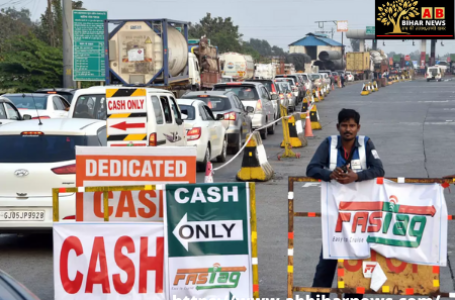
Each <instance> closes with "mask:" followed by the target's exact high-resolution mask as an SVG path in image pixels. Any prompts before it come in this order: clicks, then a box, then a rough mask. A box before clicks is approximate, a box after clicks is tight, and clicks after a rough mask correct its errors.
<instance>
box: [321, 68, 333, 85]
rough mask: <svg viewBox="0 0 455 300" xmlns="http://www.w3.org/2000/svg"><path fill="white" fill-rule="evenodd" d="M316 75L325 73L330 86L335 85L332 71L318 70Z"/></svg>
mask: <svg viewBox="0 0 455 300" xmlns="http://www.w3.org/2000/svg"><path fill="white" fill-rule="evenodd" d="M318 73H325V74H327V76H328V77H329V78H330V85H332V84H335V78H333V75H332V71H329V70H319V72H318Z"/></svg>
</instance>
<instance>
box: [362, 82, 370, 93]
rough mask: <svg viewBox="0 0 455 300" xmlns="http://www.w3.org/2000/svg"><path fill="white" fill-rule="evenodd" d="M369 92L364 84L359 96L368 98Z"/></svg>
mask: <svg viewBox="0 0 455 300" xmlns="http://www.w3.org/2000/svg"><path fill="white" fill-rule="evenodd" d="M369 94H370V92H369V91H368V88H367V85H366V84H365V83H364V84H363V86H362V91H361V92H360V95H362V96H368V95H369Z"/></svg>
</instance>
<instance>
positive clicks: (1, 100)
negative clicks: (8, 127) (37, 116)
mask: <svg viewBox="0 0 455 300" xmlns="http://www.w3.org/2000/svg"><path fill="white" fill-rule="evenodd" d="M28 117H29V118H31V116H28ZM23 119H24V117H23V116H22V115H21V114H20V112H19V110H18V109H17V107H16V106H15V105H14V103H13V102H12V101H10V100H8V99H7V98H5V97H2V96H0V124H7V123H10V122H14V121H20V120H23Z"/></svg>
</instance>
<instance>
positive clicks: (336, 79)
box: [332, 72, 340, 82]
mask: <svg viewBox="0 0 455 300" xmlns="http://www.w3.org/2000/svg"><path fill="white" fill-rule="evenodd" d="M332 76H333V79H334V80H335V82H338V78H339V77H340V76H339V75H338V73H337V72H332Z"/></svg>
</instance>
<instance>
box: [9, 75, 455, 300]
mask: <svg viewBox="0 0 455 300" xmlns="http://www.w3.org/2000/svg"><path fill="white" fill-rule="evenodd" d="M360 89H361V85H359V84H353V85H350V86H347V87H346V88H343V89H336V90H335V91H332V92H331V94H330V95H329V96H328V97H327V98H326V99H325V100H324V101H322V102H320V103H317V107H318V111H319V115H320V118H321V125H322V130H315V131H313V134H314V136H315V137H313V138H309V140H308V146H307V147H305V148H300V149H293V151H294V152H297V153H300V154H301V158H300V159H286V158H284V159H281V160H280V161H279V160H278V159H277V155H278V154H280V153H282V152H283V151H284V149H282V148H280V147H279V144H280V143H281V141H282V138H283V136H282V133H281V131H282V128H281V124H280V126H278V127H277V129H276V133H275V135H269V137H268V139H267V140H264V141H263V142H264V145H265V148H266V152H267V155H268V160H269V162H270V163H271V164H272V166H273V169H274V171H275V176H274V179H272V180H270V181H268V182H266V183H259V184H257V188H256V193H257V196H256V197H257V218H258V244H259V250H258V252H259V279H260V295H261V297H269V298H271V297H280V298H283V297H285V295H286V276H287V269H286V268H287V234H286V232H287V187H288V183H287V178H288V176H305V170H306V166H307V164H308V162H309V160H310V159H311V157H312V155H313V154H314V151H315V150H316V148H317V147H318V146H319V144H320V143H321V141H322V140H323V139H324V138H325V137H326V136H329V135H333V134H336V123H337V120H336V117H337V114H338V112H339V111H340V110H341V109H342V108H353V109H356V110H357V111H359V113H360V115H361V119H360V123H361V125H362V128H361V130H360V133H361V134H365V135H367V136H369V137H370V138H371V139H372V141H373V142H374V144H375V146H376V149H377V151H378V154H379V156H380V157H381V159H382V161H383V163H384V169H385V172H386V176H388V177H397V176H401V177H403V176H404V177H420V178H427V177H441V176H443V175H449V174H454V173H455V157H454V156H455V154H453V153H452V151H451V149H453V147H454V146H455V136H454V135H455V130H454V129H455V117H454V112H455V96H454V95H455V86H453V82H452V81H448V82H429V83H427V82H425V81H424V80H422V79H421V80H415V81H412V82H402V83H397V84H394V85H392V86H389V87H387V88H381V89H379V91H378V92H375V93H373V94H371V95H369V96H366V97H363V96H360ZM230 157H232V156H230ZM230 157H229V158H230ZM229 158H228V160H229ZM241 158H242V155H240V156H239V157H238V158H237V159H236V160H235V161H234V162H232V163H231V164H229V165H227V166H226V167H224V168H222V169H221V170H218V171H215V174H214V181H215V182H231V181H235V176H236V174H237V172H238V171H239V169H240V166H241ZM220 165H221V164H218V163H214V168H216V167H218V166H220ZM204 177H205V174H204V173H198V174H197V182H199V183H200V182H203V181H204ZM445 197H446V201H447V206H448V211H449V214H452V213H453V212H455V205H454V204H453V203H454V201H453V200H454V196H453V194H450V193H449V192H448V190H447V189H446V193H445ZM295 203H296V207H295V210H296V211H309V212H311V211H313V212H319V211H320V189H319V187H318V184H317V183H316V184H314V183H301V184H298V185H296V190H295ZM451 230H453V226H452V224H451V223H450V222H449V241H448V245H449V246H448V256H449V258H448V259H449V262H453V259H454V256H453V255H454V254H453V250H454V246H453V245H455V241H454V239H455V237H454V235H453V234H451V233H452V231H451ZM320 248H321V234H320V219H319V218H304V219H303V220H302V219H299V220H297V221H296V225H295V253H294V257H295V259H294V261H295V267H294V281H295V283H297V284H298V285H300V286H311V283H312V278H313V274H314V270H315V267H316V263H317V260H318V259H317V258H318V255H319V252H320ZM0 249H1V255H0V268H1V269H2V270H4V271H6V272H8V273H10V274H11V275H12V276H14V277H15V278H16V279H18V280H19V281H21V282H22V283H24V285H25V286H27V287H28V288H29V289H31V290H32V291H33V292H34V293H36V294H37V295H38V296H39V297H40V298H41V299H53V298H54V294H53V263H52V235H51V234H45V235H33V234H30V235H25V236H15V235H0ZM451 265H453V263H451V264H450V263H449V266H448V267H447V268H441V290H442V291H454V290H455V288H454V284H455V283H454V282H453V280H452V279H451V276H450V273H451V271H452V270H451V267H450V266H451ZM334 284H336V282H334ZM301 296H303V295H302V294H301ZM391 298H396V299H399V297H391Z"/></svg>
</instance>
